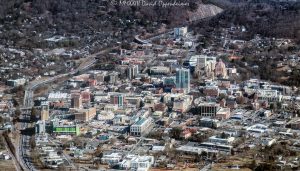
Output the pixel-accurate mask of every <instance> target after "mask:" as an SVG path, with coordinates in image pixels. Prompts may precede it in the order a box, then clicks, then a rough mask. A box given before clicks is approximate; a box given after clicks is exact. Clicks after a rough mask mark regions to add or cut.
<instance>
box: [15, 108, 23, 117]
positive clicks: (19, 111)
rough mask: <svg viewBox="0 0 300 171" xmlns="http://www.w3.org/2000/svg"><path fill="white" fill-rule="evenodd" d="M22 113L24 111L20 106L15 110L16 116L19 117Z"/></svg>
mask: <svg viewBox="0 0 300 171" xmlns="http://www.w3.org/2000/svg"><path fill="white" fill-rule="evenodd" d="M21 113H22V112H21V110H20V109H19V108H17V109H16V111H15V118H19V117H20V115H21Z"/></svg>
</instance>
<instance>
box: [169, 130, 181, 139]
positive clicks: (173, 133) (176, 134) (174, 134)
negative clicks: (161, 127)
mask: <svg viewBox="0 0 300 171" xmlns="http://www.w3.org/2000/svg"><path fill="white" fill-rule="evenodd" d="M181 132H182V129H181V128H179V127H176V128H173V129H172V130H171V131H170V137H171V138H175V139H180V135H181Z"/></svg>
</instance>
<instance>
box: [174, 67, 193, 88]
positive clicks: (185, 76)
mask: <svg viewBox="0 0 300 171" xmlns="http://www.w3.org/2000/svg"><path fill="white" fill-rule="evenodd" d="M190 82H191V74H190V69H185V68H181V69H176V88H178V89H183V90H185V92H186V93H189V92H190Z"/></svg>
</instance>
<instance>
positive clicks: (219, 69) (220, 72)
mask: <svg viewBox="0 0 300 171" xmlns="http://www.w3.org/2000/svg"><path fill="white" fill-rule="evenodd" d="M215 76H216V77H221V78H226V77H227V69H226V65H225V63H224V62H223V61H222V59H220V60H219V61H218V62H217V63H216V67H215Z"/></svg>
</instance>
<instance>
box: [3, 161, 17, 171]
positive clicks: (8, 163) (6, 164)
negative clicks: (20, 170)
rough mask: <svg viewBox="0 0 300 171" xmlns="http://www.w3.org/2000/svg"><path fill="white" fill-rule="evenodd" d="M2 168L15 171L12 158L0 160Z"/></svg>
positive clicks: (6, 170)
mask: <svg viewBox="0 0 300 171" xmlns="http://www.w3.org/2000/svg"><path fill="white" fill-rule="evenodd" d="M0 168H1V169H0V170H5V171H15V170H16V169H15V166H14V163H13V161H12V160H0Z"/></svg>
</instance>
